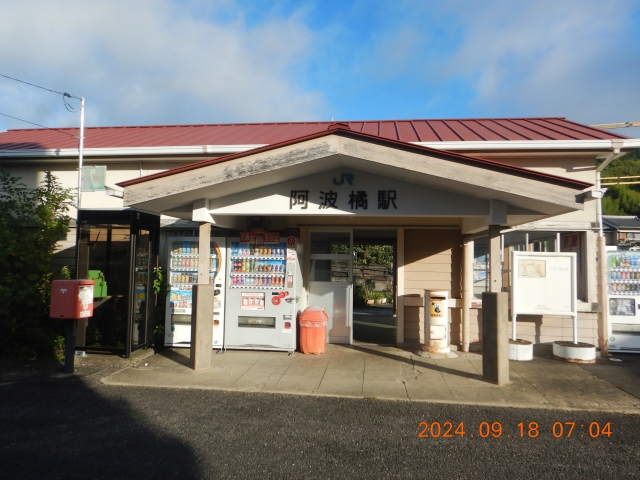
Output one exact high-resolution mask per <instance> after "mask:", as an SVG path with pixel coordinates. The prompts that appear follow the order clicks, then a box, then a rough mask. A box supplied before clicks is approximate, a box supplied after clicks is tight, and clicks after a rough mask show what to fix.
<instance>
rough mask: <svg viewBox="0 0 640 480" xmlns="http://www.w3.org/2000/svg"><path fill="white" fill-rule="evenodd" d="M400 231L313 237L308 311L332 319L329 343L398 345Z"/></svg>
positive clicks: (327, 233) (345, 232)
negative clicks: (320, 308)
mask: <svg viewBox="0 0 640 480" xmlns="http://www.w3.org/2000/svg"><path fill="white" fill-rule="evenodd" d="M396 237H397V234H396V230H370V229H362V230H341V231H326V230H324V231H312V232H310V238H309V270H308V271H309V301H308V303H309V305H320V306H323V307H324V308H325V309H326V310H327V313H328V314H329V325H328V326H327V338H326V340H327V342H328V343H346V344H351V343H368V344H378V345H395V344H396V338H397V337H396V330H397V311H396V268H395V266H396Z"/></svg>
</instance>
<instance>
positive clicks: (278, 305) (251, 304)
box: [224, 232, 302, 352]
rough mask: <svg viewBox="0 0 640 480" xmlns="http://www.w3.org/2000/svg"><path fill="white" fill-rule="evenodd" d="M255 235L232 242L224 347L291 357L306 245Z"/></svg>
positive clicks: (231, 240)
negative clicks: (263, 351)
mask: <svg viewBox="0 0 640 480" xmlns="http://www.w3.org/2000/svg"><path fill="white" fill-rule="evenodd" d="M251 233H253V232H249V233H247V234H246V235H244V236H243V237H241V238H231V239H229V243H228V245H229V250H228V253H229V260H228V262H227V270H228V274H227V297H226V327H225V343H224V345H225V348H232V349H234V348H236V349H247V350H282V351H289V352H293V351H294V350H295V349H296V347H297V344H296V335H297V330H296V319H297V315H298V313H299V310H300V306H301V303H300V296H301V294H302V293H301V292H302V274H301V268H300V262H301V253H302V245H301V243H300V240H299V239H296V238H293V237H289V238H288V239H287V241H286V242H281V241H280V237H279V235H277V234H271V235H268V234H267V235H263V236H261V235H257V236H253V235H251ZM263 242H264V243H263Z"/></svg>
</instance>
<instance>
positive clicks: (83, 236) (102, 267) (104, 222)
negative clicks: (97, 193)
mask: <svg viewBox="0 0 640 480" xmlns="http://www.w3.org/2000/svg"><path fill="white" fill-rule="evenodd" d="M159 234H160V216H159V215H152V214H148V213H144V212H139V211H136V210H131V209H124V210H80V213H79V218H78V235H77V240H76V253H77V262H76V278H89V279H92V280H94V281H95V284H96V288H94V299H93V300H94V304H93V305H94V306H93V308H94V313H93V317H92V318H89V319H85V320H81V321H79V322H78V329H77V331H76V347H77V348H80V349H85V350H92V351H108V352H112V353H117V354H121V355H124V356H125V357H127V358H128V357H129V356H130V355H131V352H132V351H134V350H136V349H138V348H141V347H145V346H148V345H151V343H152V340H153V338H152V336H153V335H152V334H153V328H154V327H155V324H156V318H155V295H154V292H153V278H154V276H153V270H154V268H155V267H156V266H157V265H158V263H157V259H158V243H159V242H158V239H159Z"/></svg>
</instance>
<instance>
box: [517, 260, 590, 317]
mask: <svg viewBox="0 0 640 480" xmlns="http://www.w3.org/2000/svg"><path fill="white" fill-rule="evenodd" d="M577 303H578V302H577V275H576V254H575V253H573V252H557V253H551V252H516V251H512V252H511V315H512V316H515V315H519V314H525V315H567V316H576V315H577V314H578V311H577Z"/></svg>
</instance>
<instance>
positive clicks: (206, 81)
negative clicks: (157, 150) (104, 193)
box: [0, 0, 640, 138]
mask: <svg viewBox="0 0 640 480" xmlns="http://www.w3.org/2000/svg"><path fill="white" fill-rule="evenodd" d="M0 12H2V14H1V15H0V45H2V48H0V74H3V75H7V76H10V77H14V78H18V79H21V80H24V81H27V82H30V83H33V84H37V85H40V86H43V87H46V88H49V89H52V90H55V91H60V92H68V93H70V94H72V95H74V96H77V97H84V98H85V99H86V125H87V126H110V125H162V124H197V123H232V122H233V123H239V122H274V121H318V120H331V119H334V120H384V119H417V118H478V117H545V116H559V117H567V118H569V119H571V120H574V121H577V122H581V123H585V124H600V123H613V122H624V121H638V120H640V0H606V1H603V0H532V1H528V2H520V1H513V0H484V1H477V0H447V1H445V2H443V1H432V0H421V1H420V0H351V1H350V0H341V1H338V0H307V1H305V0H282V1H277V0H274V1H267V0H262V1H261V0H183V1H174V0H135V1H131V0H126V1H124V0H89V1H87V0H82V1H81V0H55V1H53V0H48V1H45V0H21V1H20V2H18V1H15V0H0ZM70 103H71V105H72V107H77V106H78V101H77V100H75V99H71V100H70ZM0 113H2V114H4V115H10V116H13V117H17V118H20V119H23V120H27V121H30V122H33V123H37V124H40V125H44V126H47V127H52V128H56V127H76V126H78V125H79V114H78V113H76V112H69V111H68V110H67V109H66V108H65V106H64V104H63V101H62V97H61V96H60V95H58V94H54V93H51V92H48V91H45V90H41V89H37V88H34V87H31V86H28V85H24V84H21V83H18V82H15V81H12V80H9V79H6V78H4V77H0ZM31 127H33V126H32V125H30V124H27V123H24V122H22V121H18V120H15V119H11V118H8V117H6V116H2V115H0V131H4V130H7V129H14V128H31ZM617 131H618V132H619V133H622V134H624V135H628V136H631V137H635V138H640V128H627V129H621V130H617Z"/></svg>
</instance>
